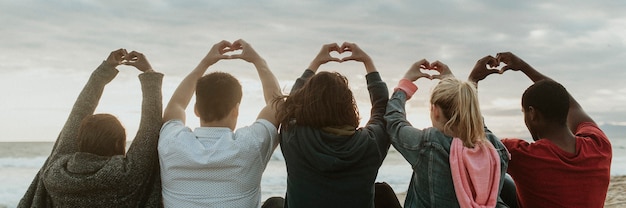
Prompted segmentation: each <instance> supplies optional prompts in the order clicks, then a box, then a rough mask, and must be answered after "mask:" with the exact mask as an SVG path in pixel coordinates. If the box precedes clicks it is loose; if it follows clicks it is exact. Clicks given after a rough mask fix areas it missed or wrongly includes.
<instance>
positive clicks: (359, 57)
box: [341, 42, 372, 63]
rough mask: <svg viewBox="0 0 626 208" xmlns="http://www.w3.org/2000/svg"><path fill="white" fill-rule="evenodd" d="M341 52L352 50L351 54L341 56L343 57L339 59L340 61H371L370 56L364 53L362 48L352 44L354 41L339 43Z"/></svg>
mask: <svg viewBox="0 0 626 208" xmlns="http://www.w3.org/2000/svg"><path fill="white" fill-rule="evenodd" d="M341 51H342V52H341V53H343V52H345V51H350V52H352V55H350V56H347V57H343V59H341V61H351V60H354V61H358V62H363V63H365V62H368V61H371V60H372V59H371V58H370V56H368V55H367V53H365V52H364V51H363V50H361V48H359V46H358V45H356V44H354V43H348V42H344V43H343V44H341Z"/></svg>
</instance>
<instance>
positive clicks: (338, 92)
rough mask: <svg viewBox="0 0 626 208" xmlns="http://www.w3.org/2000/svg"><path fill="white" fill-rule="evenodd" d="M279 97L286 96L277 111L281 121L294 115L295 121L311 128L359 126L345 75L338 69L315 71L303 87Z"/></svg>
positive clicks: (354, 103) (292, 117)
mask: <svg viewBox="0 0 626 208" xmlns="http://www.w3.org/2000/svg"><path fill="white" fill-rule="evenodd" d="M279 99H285V102H284V104H282V105H281V106H279V107H278V108H277V109H278V112H277V114H276V117H277V118H278V120H279V121H280V122H281V123H282V124H283V125H286V124H288V123H289V122H290V120H291V119H295V122H296V124H297V125H300V126H310V127H314V128H322V127H327V126H345V125H349V126H353V127H355V128H356V127H358V126H359V112H358V109H357V106H356V102H355V100H354V96H353V95H352V91H351V90H350V87H349V85H348V79H346V77H344V76H343V75H341V74H340V73H337V72H320V73H317V74H316V75H314V76H313V77H311V78H310V79H309V80H307V81H306V82H305V83H304V85H303V86H302V88H300V89H298V90H296V91H294V92H292V93H291V95H289V96H284V97H282V98H279Z"/></svg>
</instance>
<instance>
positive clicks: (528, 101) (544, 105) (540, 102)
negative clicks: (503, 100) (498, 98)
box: [522, 80, 570, 125]
mask: <svg viewBox="0 0 626 208" xmlns="http://www.w3.org/2000/svg"><path fill="white" fill-rule="evenodd" d="M569 104H570V103H569V93H568V92H567V90H566V89H565V87H563V85H561V84H559V83H558V82H555V81H553V80H541V81H538V82H535V83H534V84H533V85H531V86H530V87H528V89H526V91H524V94H523V95H522V107H523V108H524V110H528V109H529V107H531V106H532V107H533V108H534V109H535V110H537V111H539V113H541V115H542V116H543V118H545V119H546V121H548V122H555V123H557V124H561V125H565V124H566V122H567V113H568V111H569Z"/></svg>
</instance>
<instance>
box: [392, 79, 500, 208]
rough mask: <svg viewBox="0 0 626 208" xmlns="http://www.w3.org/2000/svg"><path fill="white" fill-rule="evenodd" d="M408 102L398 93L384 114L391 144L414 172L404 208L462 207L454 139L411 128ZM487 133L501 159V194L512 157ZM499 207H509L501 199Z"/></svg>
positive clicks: (496, 139) (439, 132) (427, 129)
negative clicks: (454, 164)
mask: <svg viewBox="0 0 626 208" xmlns="http://www.w3.org/2000/svg"><path fill="white" fill-rule="evenodd" d="M405 102H406V94H405V93H404V91H402V90H398V91H396V92H395V93H393V95H392V97H391V99H389V103H388V104H387V113H386V114H385V120H386V121H387V131H388V133H389V136H390V139H391V144H392V145H393V147H394V148H395V149H396V150H398V152H400V154H402V156H404V158H405V159H406V160H407V161H408V162H409V163H410V164H411V167H412V168H413V175H412V177H411V183H410V184H409V189H408V191H407V196H406V200H405V202H404V207H407V208H408V207H459V203H458V201H457V199H456V195H455V192H454V185H453V183H452V174H451V171H450V162H449V157H450V145H451V143H452V137H449V136H446V135H444V134H443V133H442V132H441V131H439V130H437V129H436V128H432V127H430V128H426V129H423V130H420V129H417V128H414V127H413V126H411V124H410V123H409V122H408V121H407V120H406V112H405V109H404V105H405ZM485 133H486V135H487V139H488V140H489V141H490V142H491V143H492V144H493V146H494V147H495V148H496V150H497V152H498V154H499V155H500V167H501V170H500V186H499V188H498V192H500V191H501V190H502V184H503V182H504V174H505V173H506V169H507V165H508V161H509V154H508V152H507V150H506V148H505V146H504V145H503V144H502V142H500V140H499V139H498V138H497V137H496V136H495V135H493V133H491V131H489V130H488V129H487V127H485ZM499 194H500V193H498V195H499ZM497 207H506V205H505V204H504V203H503V202H502V200H501V199H500V197H498V205H497Z"/></svg>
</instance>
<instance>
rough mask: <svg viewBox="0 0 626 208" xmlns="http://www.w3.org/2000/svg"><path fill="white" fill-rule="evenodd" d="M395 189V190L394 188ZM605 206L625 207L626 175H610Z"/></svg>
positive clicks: (611, 207)
mask: <svg viewBox="0 0 626 208" xmlns="http://www.w3.org/2000/svg"><path fill="white" fill-rule="evenodd" d="M396 191H397V190H396ZM397 195H398V200H400V204H404V199H405V198H406V192H402V193H399V194H397ZM604 207H605V208H623V207H626V175H623V176H612V177H611V183H610V184H609V191H608V192H607V194H606V201H605V202H604Z"/></svg>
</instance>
